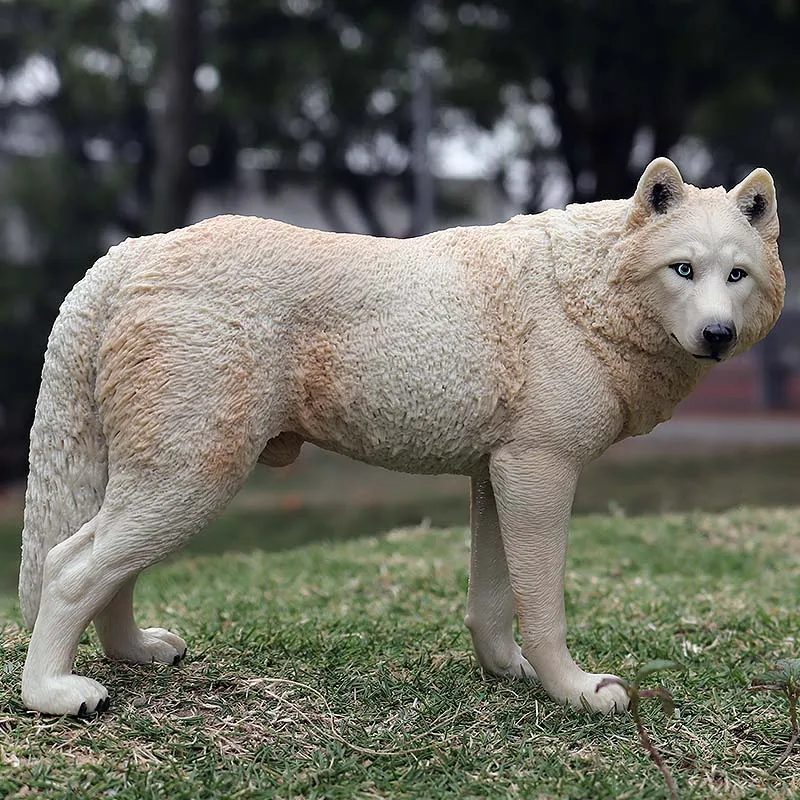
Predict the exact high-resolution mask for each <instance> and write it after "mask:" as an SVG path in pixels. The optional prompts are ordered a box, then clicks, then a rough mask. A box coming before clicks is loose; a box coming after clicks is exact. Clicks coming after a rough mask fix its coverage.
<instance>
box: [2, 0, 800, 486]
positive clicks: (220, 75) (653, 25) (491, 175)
mask: <svg viewBox="0 0 800 800" xmlns="http://www.w3.org/2000/svg"><path fill="white" fill-rule="evenodd" d="M799 33H800V4H799V3H798V2H797V1H796V0H764V2H761V3H751V4H731V3H727V2H724V0H704V2H702V3H696V2H693V0H663V1H662V2H659V3H641V2H639V0H547V1H546V2H544V1H541V0H495V1H494V2H492V1H491V0H490V1H489V2H480V3H479V2H464V0H418V1H417V0H415V2H414V3H408V4H399V3H394V2H389V1H388V0H371V1H370V2H366V0H72V1H71V2H69V3H64V2H61V1H60V0H4V2H2V3H0V175H2V176H3V181H2V190H0V235H1V236H2V237H3V239H4V241H3V245H4V246H3V249H2V255H0V260H1V261H2V263H0V371H2V375H3V377H4V379H3V380H2V381H1V382H0V480H2V479H3V478H4V476H8V475H10V474H22V472H23V471H24V461H25V451H26V439H27V430H28V426H29V424H30V419H31V415H32V408H33V401H34V397H35V393H36V384H37V381H38V375H39V371H40V368H41V355H42V350H43V347H44V342H45V340H46V336H47V332H48V331H49V329H50V326H51V324H52V321H53V318H54V316H55V313H56V311H57V307H58V304H59V303H60V301H61V299H62V298H63V295H64V294H65V292H66V291H67V289H68V288H69V287H70V286H71V285H72V284H73V283H74V282H75V281H76V280H77V279H78V278H79V277H80V276H81V275H82V274H83V272H84V270H85V269H86V268H87V266H88V265H90V264H91V263H92V262H93V261H94V260H95V258H96V257H97V256H99V255H100V254H101V253H102V252H103V251H104V250H106V249H107V247H108V245H109V244H111V243H113V242H114V241H118V240H119V239H120V238H122V237H123V236H125V235H140V234H144V233H147V232H149V231H153V230H165V229H168V228H172V227H176V226H178V225H180V224H182V223H183V222H184V221H185V220H186V218H187V214H188V213H189V210H190V209H191V206H192V203H193V199H194V197H195V194H196V192H197V191H199V190H214V189H217V188H220V189H221V188H224V187H227V186H232V185H235V182H236V178H237V171H238V170H239V167H240V165H241V164H242V163H249V164H250V165H253V164H256V165H260V169H259V172H260V174H261V176H262V178H263V185H264V188H265V190H269V189H272V188H275V187H278V186H280V185H281V184H283V183H286V182H289V181H291V182H293V183H297V182H302V183H304V184H305V185H306V186H307V187H308V188H309V190H310V191H312V192H314V193H315V194H316V197H317V200H318V202H319V203H320V205H321V207H322V208H323V209H324V210H325V211H326V212H327V214H328V217H329V221H330V225H331V227H333V228H337V229H345V228H346V227H347V225H346V223H345V221H344V220H343V219H341V218H340V217H339V213H338V209H339V204H338V200H339V199H341V198H342V197H344V198H347V199H348V200H349V201H350V203H351V204H352V206H353V207H355V208H356V209H357V210H358V212H359V214H360V216H361V218H362V221H363V227H364V228H365V229H366V230H368V231H370V232H371V233H374V234H377V235H386V234H388V233H392V234H399V235H414V234H416V233H419V232H420V231H422V230H425V229H426V228H428V227H432V225H433V224H434V221H433V220H432V219H431V218H430V217H431V208H432V207H433V210H434V211H435V214H436V220H437V221H438V222H441V221H442V220H443V219H444V218H445V216H444V215H445V212H446V210H447V209H446V206H445V201H444V199H443V198H442V197H440V196H439V194H438V193H437V191H436V189H437V184H436V183H435V182H434V181H432V180H431V179H430V168H431V166H432V164H433V163H434V158H433V156H434V155H435V152H436V149H435V145H436V143H437V142H438V141H440V140H441V139H443V138H446V137H447V136H450V135H452V134H454V133H457V134H459V135H461V136H462V137H468V136H470V135H475V136H479V135H481V134H484V135H485V134H489V133H491V134H493V135H495V136H496V137H497V139H498V141H501V142H502V145H501V146H502V148H503V150H502V152H499V153H497V154H494V155H492V156H491V157H490V158H487V163H486V164H484V165H483V167H484V175H485V176H486V177H487V178H488V179H490V180H495V181H496V182H497V183H498V185H500V186H502V187H503V188H504V190H505V191H506V192H507V194H508V195H509V196H511V197H513V199H514V201H515V202H518V203H520V204H521V205H522V206H523V207H524V208H527V209H528V210H530V211H538V210H540V209H541V208H542V207H544V206H547V205H551V204H553V203H559V204H560V203H564V202H567V201H569V200H574V201H588V200H593V199H598V198H604V197H622V196H625V195H628V194H630V192H631V191H632V188H633V184H634V182H635V180H636V178H637V176H638V174H639V171H640V169H641V166H642V165H643V164H644V163H645V162H646V161H647V160H648V159H649V158H650V157H652V156H654V155H657V154H665V153H668V152H672V153H673V155H674V156H675V157H676V159H677V160H678V161H679V163H680V164H681V166H682V167H683V168H684V169H685V171H686V172H687V175H688V176H689V177H691V178H693V179H695V180H712V181H714V182H724V183H726V184H730V183H731V182H733V180H735V179H737V178H738V177H740V176H741V174H742V173H743V172H744V171H746V169H748V168H749V167H751V166H752V165H754V164H757V163H760V164H764V165H766V166H768V167H770V168H772V169H773V170H774V172H775V173H776V174H778V175H780V177H781V181H782V182H783V183H784V184H785V186H784V189H791V190H793V191H795V192H800V167H799V166H798V165H799V164H800V159H798V141H800V138H799V137H798V135H797V130H798V126H799V125H800V102H799V101H798V92H797V88H796V79H795V76H796V75H797V73H798V67H800V64H799V63H798V60H799V59H800V54H798V50H797V48H796V46H795V43H796V41H797V40H798V34H799ZM387 187H391V189H392V190H393V191H394V193H395V197H396V198H397V199H398V202H400V203H402V204H404V205H405V207H406V210H407V212H408V213H407V215H406V216H407V220H408V223H407V225H406V226H405V227H404V228H403V229H402V230H399V231H397V230H390V229H389V227H388V225H387V221H386V220H385V219H383V218H382V216H381V205H382V204H381V201H380V198H381V196H382V194H383V193H384V191H385V189H386V188H387ZM11 376H13V380H12V379H10V377H11Z"/></svg>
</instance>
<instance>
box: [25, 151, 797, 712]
mask: <svg viewBox="0 0 800 800" xmlns="http://www.w3.org/2000/svg"><path fill="white" fill-rule="evenodd" d="M777 234H778V222H777V211H776V203H775V193H774V187H773V185H772V180H771V178H770V177H769V175H768V174H767V173H766V172H764V171H763V170H756V171H755V172H753V173H752V174H751V175H750V176H748V178H746V179H745V181H743V182H742V184H740V185H739V186H738V187H736V188H735V189H733V190H732V191H730V192H725V191H724V190H722V189H707V190H699V189H695V188H694V187H690V186H687V185H685V184H684V183H683V180H682V179H681V177H680V174H679V173H678V171H677V169H676V168H675V166H674V165H673V164H672V163H671V162H669V161H667V160H666V159H657V160H656V161H654V162H653V163H652V164H651V165H650V166H649V167H648V168H647V170H646V171H645V173H644V174H643V176H642V178H641V180H640V182H639V186H638V188H637V191H636V193H635V195H634V197H633V198H631V199H629V200H620V201H608V202H601V203H593V204H587V205H583V206H570V207H568V208H567V209H566V210H564V211H548V212H546V213H543V214H538V215H535V216H520V217H515V218H514V219H512V220H510V221H509V222H507V223H504V224H499V225H493V226H489V227H474V228H456V229H451V230H445V231H441V232H438V233H433V234H430V235H428V236H424V237H420V238H418V239H413V240H406V241H401V240H392V239H376V238H370V237H365V236H357V235H343V234H333V233H324V232H320V231H314V230H304V229H300V228H297V227H293V226H290V225H286V224H282V223H279V222H274V221H269V220H261V219H256V218H247V217H217V218H215V219H210V220H207V221H205V222H201V223H199V224H197V225H193V226H191V227H188V228H185V229H181V230H176V231H173V232H171V233H169V234H164V235H156V236H149V237H144V238H140V239H136V240H128V241H126V242H124V243H123V244H121V245H119V246H117V247H114V248H112V249H111V250H110V251H109V253H108V254H107V255H106V256H105V257H103V258H101V259H100V260H99V261H98V262H97V263H96V264H95V265H94V267H93V268H92V269H91V270H89V272H88V273H87V275H86V277H85V278H84V279H83V280H82V281H81V282H80V283H79V284H78V285H77V286H76V287H75V289H74V290H73V291H72V293H71V294H70V295H69V297H68V298H67V299H66V301H65V302H64V305H63V307H62V309H61V313H60V315H59V318H58V320H57V321H56V324H55V326H54V328H53V331H52V334H51V337H50V342H49V345H48V350H47V354H46V357H45V366H44V370H43V374H42V387H41V392H40V396H39V401H38V404H37V409H36V418H35V422H34V426H33V429H32V431H31V457H30V476H29V482H28V492H27V497H26V510H25V526H24V532H23V562H22V569H21V574H20V600H21V607H22V611H23V615H24V618H25V622H26V623H27V624H28V625H29V626H33V635H32V638H31V645H30V649H29V652H28V658H27V661H26V665H25V670H24V674H23V682H22V696H23V700H24V702H25V704H26V705H27V707H29V708H32V709H36V710H39V711H44V712H49V713H56V714H60V713H73V714H74V713H84V712H92V711H94V710H96V709H99V710H103V709H104V708H105V707H106V706H107V702H108V700H107V693H106V690H105V689H104V687H102V686H101V685H100V684H98V683H97V682H96V681H93V680H92V679H90V678H85V677H82V676H78V675H73V674H71V668H72V662H73V659H74V655H75V650H76V647H77V644H78V641H79V639H80V637H81V635H82V633H83V631H84V629H85V628H86V626H87V625H88V624H89V622H90V621H92V620H93V621H94V623H95V626H96V628H97V630H98V633H99V636H100V639H101V642H102V644H103V647H104V648H105V650H106V653H107V654H108V655H109V656H111V657H113V658H122V659H127V660H131V661H138V662H149V661H153V660H155V661H163V662H168V663H169V662H172V663H177V661H179V660H180V658H181V657H182V656H183V654H184V652H185V648H186V645H185V643H184V642H183V640H182V639H180V638H179V637H178V636H176V635H175V634H172V633H170V632H168V631H165V630H163V629H157V628H156V629H147V630H145V631H141V630H139V629H138V628H137V627H136V625H135V623H134V618H133V610H132V595H133V587H134V584H135V581H136V577H137V575H138V574H139V572H140V571H141V570H143V569H145V568H146V567H148V566H149V565H151V564H153V563H154V562H156V561H158V560H160V559H162V558H164V557H165V556H167V555H168V554H169V553H171V552H173V551H174V550H176V549H177V548H179V547H180V546H181V545H182V544H183V543H184V542H185V541H186V540H187V539H188V538H189V537H190V536H191V535H192V534H194V533H195V532H196V531H198V530H199V529H200V528H202V527H203V526H204V525H205V524H206V523H207V522H208V521H209V520H210V519H211V518H212V517H214V516H215V515H216V514H217V513H219V511H220V510H221V509H222V508H223V507H224V506H225V504H226V503H227V502H228V501H229V500H230V499H231V497H233V495H234V494H235V493H236V492H237V491H238V489H239V488H240V487H241V485H242V483H243V482H244V480H245V479H246V478H247V476H248V474H249V473H250V471H251V470H252V469H253V467H254V466H255V464H256V463H257V462H259V461H260V462H263V463H265V464H268V465H271V466H282V465H286V464H288V463H291V461H292V460H294V458H296V456H297V454H298V452H299V451H300V447H301V445H302V443H303V442H304V441H309V442H314V443H316V444H318V445H320V446H322V447H324V448H328V449H331V450H335V451H337V452H339V453H343V454H345V455H348V456H351V457H353V458H357V459H360V460H363V461H366V462H368V463H371V464H377V465H381V466H384V467H388V468H391V469H396V470H402V471H408V472H423V473H443V472H449V473H461V474H465V475H469V476H470V477H471V481H472V538H473V545H472V559H471V577H470V589H469V598H468V613H467V620H466V621H467V625H468V626H469V628H470V631H471V633H472V637H473V642H474V645H475V649H476V653H477V656H478V659H479V661H480V663H481V665H482V666H483V667H484V668H485V669H487V670H489V671H491V672H494V673H498V674H504V675H515V676H520V675H521V676H523V677H525V676H527V677H530V678H533V677H536V674H537V673H538V677H539V679H540V680H541V681H542V683H543V685H544V687H545V689H546V690H547V691H548V692H549V693H550V694H551V696H553V697H554V698H556V699H557V700H559V701H560V702H564V703H569V704H571V705H573V706H580V705H586V706H588V707H590V708H593V709H596V710H600V711H607V710H611V709H615V708H617V709H620V708H623V707H624V706H625V699H624V696H623V693H622V692H621V691H620V690H619V689H618V687H614V686H609V687H607V688H605V689H603V690H601V691H600V692H599V693H596V692H595V691H594V689H595V686H596V684H597V682H598V680H599V677H601V676H597V675H592V674H589V673H585V672H583V671H582V670H580V669H579V668H578V667H577V666H576V665H575V663H574V662H573V661H572V659H571V657H570V655H569V652H568V650H567V647H566V622H565V616H564V602H563V573H564V560H565V554H566V541H567V526H568V520H569V515H570V508H571V504H572V499H573V492H574V487H575V484H576V482H577V478H578V474H579V472H580V469H581V468H582V466H583V465H585V464H586V463H587V462H588V461H589V460H591V459H592V458H594V457H595V456H597V455H599V454H600V453H601V452H603V451H604V450H605V449H606V448H607V447H608V446H609V445H611V444H613V443H614V442H616V441H618V440H619V439H621V438H624V437H626V436H629V435H634V434H641V433H645V432H646V431H648V430H650V429H651V428H652V427H653V426H654V425H656V424H657V423H658V422H661V421H662V420H665V419H667V418H668V417H669V416H670V414H671V413H672V410H673V409H674V407H675V405H676V404H677V403H678V402H679V401H680V400H681V399H683V398H684V397H685V396H686V395H687V394H688V392H689V391H690V390H691V388H692V387H693V386H694V384H695V383H696V382H697V380H698V379H699V378H700V377H701V376H702V375H703V374H704V373H705V372H706V371H707V369H708V368H709V366H710V365H712V364H713V362H714V359H720V358H724V357H728V356H730V355H731V354H733V353H734V352H739V351H741V350H744V349H746V348H748V347H750V346H751V345H753V344H754V343H755V342H757V341H758V340H759V339H761V338H762V337H763V336H765V335H766V333H767V332H768V331H769V330H770V328H771V327H772V326H773V325H774V323H775V321H776V319H777V317H778V315H779V313H780V310H781V306H782V302H783V287H784V279H783V271H782V267H781V264H780V261H779V258H778V251H777V245H776V239H777ZM684 261H685V262H691V263H692V264H693V265H694V277H693V279H692V280H685V279H684V278H682V277H680V276H679V275H678V274H677V273H676V271H675V270H674V269H673V268H671V267H670V266H669V265H670V264H673V263H675V262H684ZM736 268H742V269H745V270H746V272H747V276H746V277H745V278H744V279H743V280H741V281H738V282H735V283H734V282H732V281H731V280H730V279H729V276H730V274H731V270H733V269H736ZM710 324H725V325H729V326H730V329H731V330H732V331H733V330H735V332H736V335H737V337H738V338H737V339H736V342H735V345H734V343H733V342H731V346H730V347H725V348H721V347H718V346H717V345H709V343H708V342H707V341H706V340H705V339H704V336H705V335H706V334H704V330H705V331H707V330H708V328H707V326H708V325H710ZM515 615H516V616H518V617H519V622H520V629H521V635H522V648H520V647H519V645H517V644H516V642H515V640H514V635H513V623H514V617H515ZM34 623H35V624H34Z"/></svg>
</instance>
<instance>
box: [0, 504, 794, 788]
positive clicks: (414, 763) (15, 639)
mask: <svg viewBox="0 0 800 800" xmlns="http://www.w3.org/2000/svg"><path fill="white" fill-rule="evenodd" d="M234 523H235V520H234V518H232V517H227V518H225V519H224V520H221V521H220V523H219V524H220V525H223V526H225V525H228V526H233V525H234ZM798 528H800V511H795V510H783V509H774V510H747V509H742V510H736V511H732V512H728V513H725V514H722V515H708V514H705V513H697V512H694V513H690V514H683V515H680V514H665V515H660V516H658V517H631V518H628V517H625V516H622V515H616V516H614V515H604V516H582V517H578V518H576V519H575V520H574V524H573V535H572V540H571V553H570V562H569V565H568V571H567V610H568V615H569V621H570V636H569V638H570V644H571V648H572V651H573V655H574V656H575V657H576V659H577V660H578V661H579V662H581V663H582V665H583V666H585V667H586V668H590V669H595V670H608V671H616V672H618V674H620V675H622V676H623V677H632V676H633V674H634V673H635V672H636V670H637V668H638V666H640V665H641V664H642V663H644V662H646V661H649V660H651V659H656V658H667V659H675V660H678V661H681V662H682V663H683V664H684V665H685V667H686V669H685V670H684V671H683V672H681V673H675V674H672V673H665V674H664V675H663V677H659V678H658V680H661V681H663V682H664V685H665V686H666V687H667V688H668V689H669V691H670V692H671V694H672V695H673V696H674V698H675V701H676V705H677V709H678V710H677V714H676V716H675V717H674V718H672V719H666V718H664V716H663V715H662V714H661V712H660V710H659V709H658V708H657V707H656V705H657V704H653V705H652V707H646V706H643V707H642V715H643V717H644V722H645V724H646V725H647V727H648V731H649V732H650V735H651V738H652V739H653V742H654V744H655V745H656V746H657V747H658V748H659V750H660V752H661V754H662V756H663V758H664V761H665V762H666V764H667V766H668V767H669V769H670V771H671V772H672V774H673V775H674V776H675V779H676V782H677V784H678V788H679V791H680V793H681V797H686V798H748V800H749V799H750V798H775V799H776V800H777V799H778V798H781V799H783V798H787V797H795V796H798V795H800V768H799V767H800V755H798V753H797V752H796V751H795V752H794V753H793V754H792V755H791V756H790V757H789V758H788V759H787V760H786V761H785V762H784V763H783V764H782V765H781V767H780V768H779V769H778V770H777V771H776V773H775V774H770V772H769V770H770V768H771V767H772V766H773V765H774V764H775V763H776V762H777V760H778V758H779V757H780V755H781V753H782V752H783V751H784V749H785V747H786V740H787V731H788V730H789V724H788V718H787V711H786V702H785V698H784V697H781V696H779V695H773V694H769V693H758V694H754V693H752V692H749V691H748V690H747V687H748V685H749V683H750V679H751V678H752V677H753V676H754V675H756V674H759V673H761V672H763V671H764V670H765V669H767V668H769V667H770V666H771V665H772V664H773V663H774V662H775V660H776V659H778V658H781V657H793V656H796V655H797V653H798V641H797V637H798V634H799V633H800V614H799V613H798V585H799V583H800V537H798V535H797V531H798ZM221 533H222V531H221ZM229 533H230V535H231V536H234V535H235V532H234V531H233V530H231V531H229ZM467 564H468V537H467V533H466V531H465V529H464V528H463V527H452V528H448V529H445V530H426V529H424V528H419V527H417V528H405V529H400V530H396V531H395V532H393V533H391V534H388V535H386V536H382V537H372V538H365V539H359V540H351V541H346V542H339V543H317V544H311V545H307V546H304V547H301V548H296V549H293V550H287V551H284V552H265V551H263V550H261V551H253V552H250V553H227V554H225V555H222V556H206V555H195V556H188V557H184V558H181V559H178V560H176V561H174V562H172V563H170V564H165V565H161V566H160V567H157V568H156V569H154V570H152V571H151V572H150V573H148V574H147V575H145V576H144V577H143V579H142V581H141V582H140V583H141V586H140V590H139V592H138V597H137V600H138V613H139V617H140V621H141V622H142V623H146V624H164V625H166V626H167V627H171V628H173V629H174V630H176V631H177V632H180V633H182V634H183V635H184V636H185V637H186V638H187V640H188V641H189V646H190V651H189V658H188V660H187V661H186V662H185V663H184V664H183V665H182V666H181V667H179V668H171V667H161V666H152V667H132V666H126V665H120V664H112V663H109V662H105V661H103V660H102V658H101V656H100V654H99V651H98V648H97V644H96V639H95V637H94V634H90V635H88V636H87V644H86V645H85V646H83V647H81V649H80V652H79V656H78V659H77V663H76V670H77V671H80V672H83V673H84V674H90V675H92V676H93V677H95V678H97V679H99V680H101V681H103V682H105V683H106V685H107V686H108V687H109V688H110V689H111V692H112V697H113V705H112V711H111V712H110V713H108V714H106V715H104V716H102V717H100V718H99V719H96V720H92V721H76V720H72V719H52V718H41V717H39V716H37V715H35V714H30V713H26V712H25V711H24V710H23V709H22V707H21V704H20V702H19V699H18V687H19V680H20V672H21V667H22V662H23V658H24V653H25V646H26V643H27V634H26V633H24V632H22V631H21V629H20V628H19V618H18V615H17V612H16V610H15V608H14V607H13V604H12V602H11V601H10V600H7V601H4V602H5V608H4V609H2V612H1V613H2V618H5V619H8V620H9V622H7V624H6V625H5V627H4V629H3V631H2V647H3V658H2V669H3V670H4V671H5V680H4V681H2V683H0V797H8V798H23V797H35V796H42V797H47V798H62V797H63V798H67V797H93V798H94V797H113V798H116V799H117V800H120V799H121V798H131V799H133V798H137V800H138V799H139V798H156V797H157V798H162V797H170V798H174V799H177V798H192V799H193V800H194V799H196V798H212V797H220V798H240V797H241V798H251V797H252V798H266V797H269V798H273V797H274V798H331V799H332V800H335V799H337V798H341V799H342V800H344V798H348V799H349V798H409V799H411V798H415V799H416V798H433V797H436V798H439V797H459V798H481V797H486V798H489V797H491V798H541V799H542V800H543V799H544V798H559V800H561V799H563V798H575V799H576V800H577V798H592V799H593V800H604V799H605V798H615V799H616V798H627V799H628V800H635V798H647V800H658V798H666V797H668V792H667V789H666V786H665V785H664V783H663V780H662V778H661V775H660V774H659V772H658V770H657V769H656V767H655V766H654V765H653V764H652V763H651V761H650V760H649V757H648V754H647V753H646V752H645V751H644V750H643V749H642V748H641V746H640V745H639V742H638V739H637V735H636V728H635V726H634V723H633V721H632V719H631V718H630V716H627V715H625V716H621V717H614V718H597V717H587V716H584V715H581V714H578V713H575V712H572V711H567V710H564V709H562V708H560V707H558V706H556V705H555V704H554V703H552V702H551V701H549V700H548V699H547V698H546V697H545V695H544V694H543V692H542V691H541V689H540V688H539V687H537V686H536V685H534V684H526V683H522V682H513V681H503V680H495V679H491V678H487V677H484V676H482V675H481V673H480V671H479V670H478V668H477V666H476V664H475V661H474V658H473V656H472V654H471V646H470V641H469V636H468V634H467V631H466V629H465V628H464V626H463V623H462V617H463V613H464V605H465V602H464V600H465V589H466V582H467ZM0 602H3V601H0Z"/></svg>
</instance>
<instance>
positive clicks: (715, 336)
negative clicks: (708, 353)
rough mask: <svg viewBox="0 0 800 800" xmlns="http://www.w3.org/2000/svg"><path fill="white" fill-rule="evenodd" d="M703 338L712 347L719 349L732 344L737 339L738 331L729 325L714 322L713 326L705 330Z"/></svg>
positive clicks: (707, 326) (708, 326)
mask: <svg viewBox="0 0 800 800" xmlns="http://www.w3.org/2000/svg"><path fill="white" fill-rule="evenodd" d="M703 338H704V339H705V340H706V341H707V342H708V343H709V344H710V345H716V346H717V347H719V346H720V345H723V344H730V343H731V342H732V341H733V340H734V339H735V338H736V331H735V330H734V329H733V328H731V327H729V326H728V325H721V324H720V323H719V322H712V323H711V325H706V327H705V328H703Z"/></svg>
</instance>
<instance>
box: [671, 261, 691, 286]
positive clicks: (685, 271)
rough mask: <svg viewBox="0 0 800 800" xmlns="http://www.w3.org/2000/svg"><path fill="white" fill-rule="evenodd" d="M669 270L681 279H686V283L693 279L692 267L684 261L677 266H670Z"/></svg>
mask: <svg viewBox="0 0 800 800" xmlns="http://www.w3.org/2000/svg"><path fill="white" fill-rule="evenodd" d="M669 268H670V269H674V270H675V272H676V273H677V274H678V275H680V276H681V278H686V280H687V281H690V280H691V279H692V278H693V277H694V270H693V269H692V265H691V264H688V263H687V262H685V261H681V262H680V263H679V264H670V265H669Z"/></svg>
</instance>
